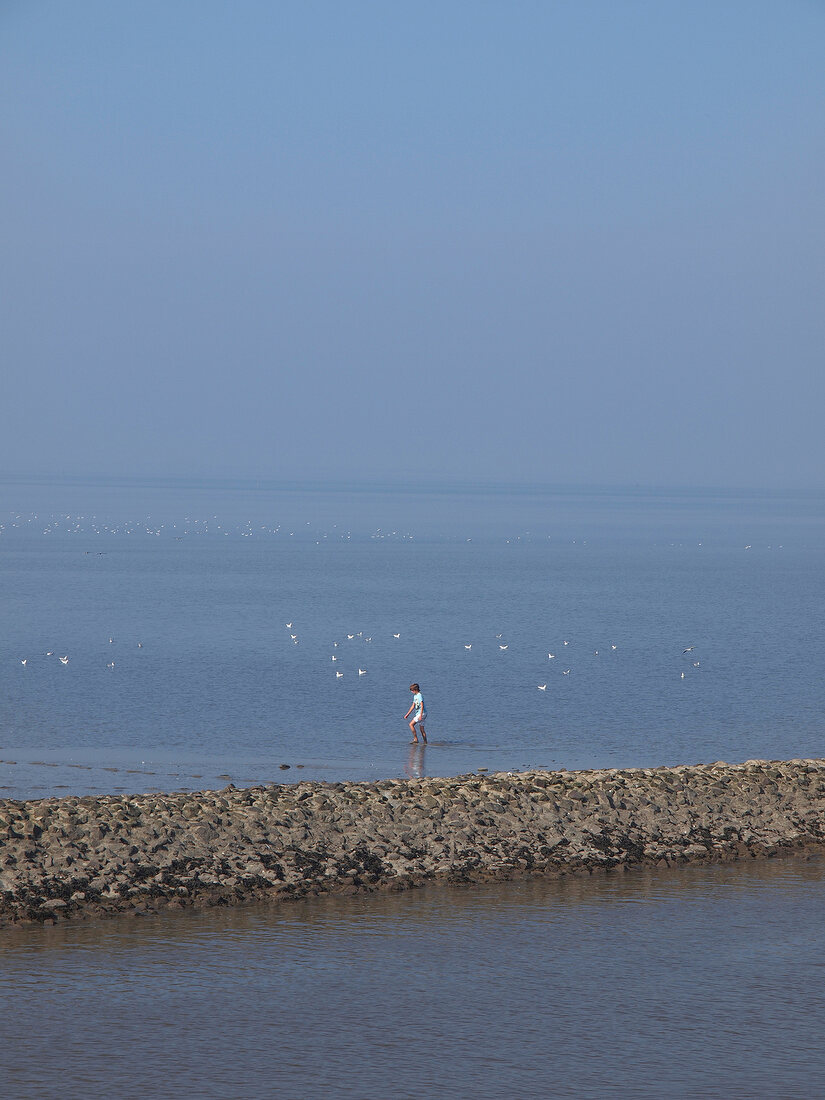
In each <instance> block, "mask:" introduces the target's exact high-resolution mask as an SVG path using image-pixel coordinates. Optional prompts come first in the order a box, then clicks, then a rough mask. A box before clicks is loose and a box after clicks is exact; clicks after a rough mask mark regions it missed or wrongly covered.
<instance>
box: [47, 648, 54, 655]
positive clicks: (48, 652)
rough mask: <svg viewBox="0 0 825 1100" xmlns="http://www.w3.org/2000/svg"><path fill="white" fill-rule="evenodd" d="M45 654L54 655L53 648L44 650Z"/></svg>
mask: <svg viewBox="0 0 825 1100" xmlns="http://www.w3.org/2000/svg"><path fill="white" fill-rule="evenodd" d="M46 656H47V657H54V650H53V649H49V650H47V651H46Z"/></svg>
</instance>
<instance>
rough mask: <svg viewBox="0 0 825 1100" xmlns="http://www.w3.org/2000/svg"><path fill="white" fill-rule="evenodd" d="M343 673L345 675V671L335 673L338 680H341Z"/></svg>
mask: <svg viewBox="0 0 825 1100" xmlns="http://www.w3.org/2000/svg"><path fill="white" fill-rule="evenodd" d="M343 675H344V674H343V672H336V673H335V678H336V680H340V679H341V677H342V676H343Z"/></svg>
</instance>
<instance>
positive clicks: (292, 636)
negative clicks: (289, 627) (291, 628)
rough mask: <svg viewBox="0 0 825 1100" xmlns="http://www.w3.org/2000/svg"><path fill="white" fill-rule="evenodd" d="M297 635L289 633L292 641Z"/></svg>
mask: <svg viewBox="0 0 825 1100" xmlns="http://www.w3.org/2000/svg"><path fill="white" fill-rule="evenodd" d="M297 637H298V635H297V634H290V638H291V639H292V640H293V642H294V641H295V639H296V638H297Z"/></svg>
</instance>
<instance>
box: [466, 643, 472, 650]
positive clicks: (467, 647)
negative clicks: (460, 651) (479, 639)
mask: <svg viewBox="0 0 825 1100" xmlns="http://www.w3.org/2000/svg"><path fill="white" fill-rule="evenodd" d="M464 648H465V649H472V648H473V645H472V642H471V643H470V645H465V647H464Z"/></svg>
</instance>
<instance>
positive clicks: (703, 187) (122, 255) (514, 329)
mask: <svg viewBox="0 0 825 1100" xmlns="http://www.w3.org/2000/svg"><path fill="white" fill-rule="evenodd" d="M824 46H825V5H822V4H821V3H813V2H801V0H800V2H787V3H778V2H777V3H759V2H753V0H748V2H741V3H740V2H735V0H731V2H725V3H718V2H713V3H702V2H697V3H690V4H687V3H675V2H667V0H657V2H642V0H640V2H627V3H621V2H615V0H610V2H587V0H584V2H576V3H572V2H570V3H560V2H556V3H554V2H552V0H546V2H543V3H533V2H526V0H525V2H516V3H504V2H500V3H492V2H486V0H473V2H459V0H455V2H452V3H450V2H446V3H445V2H440V3H428V2H420V0H417V2H415V3H395V4H387V3H367V2H358V0H354V2H353V3H350V4H345V3H326V2H323V3H322V2H312V0H304V2H300V3H299V2H292V3H287V2H283V3H264V2H260V3H259V2H252V0H237V2H234V3H232V4H229V3H215V2H209V0H198V2H196V0H191V2H184V0H179V2H174V0H171V2H163V3H157V2H152V0H142V2H141V3H140V4H130V5H126V4H113V3H111V0H106V2H91V0H78V2H76V3H73V4H65V3H56V2H49V0H45V2H39V3H23V2H19V3H14V2H8V0H7V2H6V3H5V4H3V5H2V7H0V140H2V149H3V154H2V156H3V171H2V173H0V233H1V234H2V237H1V238H0V239H2V251H3V256H4V263H3V264H2V270H1V271H0V332H2V354H3V360H4V369H3V379H4V381H3V403H2V404H3V411H4V416H3V431H2V433H0V471H2V472H5V473H6V474H11V475H18V474H19V475H26V474H38V475H41V474H75V475H83V474H107V475H131V476H151V477H158V476H206V477H221V476H226V477H239V476H240V477H243V476H250V477H265V478H271V479H276V480H277V479H285V480H293V479H308V480H309V479H316V478H321V479H331V480H335V481H346V480H347V479H355V480H359V481H363V480H370V479H376V480H381V481H387V480H393V479H397V480H399V481H416V480H420V479H424V480H440V479H446V480H457V481H466V480H481V481H496V480H500V481H502V482H509V481H520V482H528V483H535V482H539V483H564V484H579V485H587V484H628V483H630V484H632V483H642V484H674V485H694V484H695V485H713V486H753V487H766V488H783V487H794V488H795V487H808V488H822V487H824V486H825V431H823V427H822V424H821V420H822V411H823V409H825V369H823V366H824V365H825V364H823V348H824V347H825V339H823V338H824V337H825V309H823V302H825V293H824V292H825V278H823V276H824V275H825V247H823V246H825V231H824V230H825V204H823V198H822V196H823V191H824V190H825V188H824V185H825V65H823V54H824V53H825V51H824V50H823V47H824Z"/></svg>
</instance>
